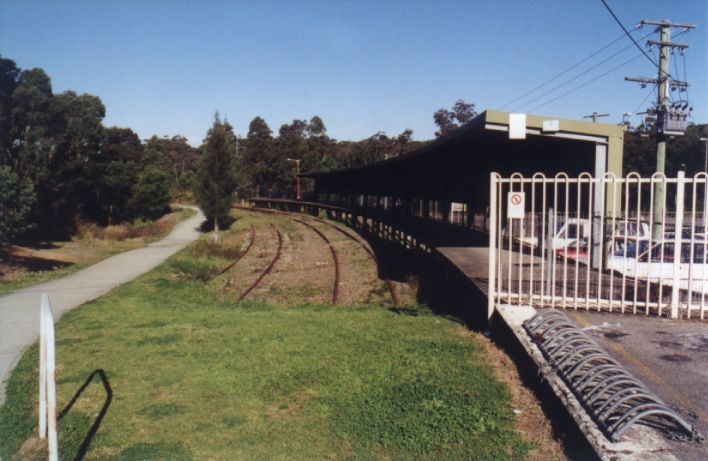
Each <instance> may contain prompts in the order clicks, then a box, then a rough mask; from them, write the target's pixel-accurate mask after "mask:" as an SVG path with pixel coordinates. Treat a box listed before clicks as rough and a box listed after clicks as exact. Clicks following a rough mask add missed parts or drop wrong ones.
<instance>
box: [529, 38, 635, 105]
mask: <svg viewBox="0 0 708 461" xmlns="http://www.w3.org/2000/svg"><path fill="white" fill-rule="evenodd" d="M646 36H648V34H647V35H646ZM646 36H645V37H646ZM642 38H644V37H642ZM630 48H632V45H628V46H626V47H624V48H622V49H621V50H619V51H618V52H616V53H614V54H613V55H611V56H610V57H608V58H606V59H604V60H602V61H600V62H599V63H597V64H595V65H594V66H591V67H589V68H587V69H584V70H583V71H581V72H579V73H577V74H575V76H573V77H571V78H569V79H568V80H565V81H564V82H563V83H561V84H560V85H557V86H555V87H553V88H551V89H550V90H548V91H546V92H545V93H541V94H540V95H538V96H536V97H535V98H533V99H531V100H529V101H526V102H525V103H524V104H522V105H521V106H519V107H528V106H529V105H531V104H533V103H535V102H536V101H538V100H539V99H542V98H543V97H545V96H548V95H549V94H551V93H553V92H555V91H556V90H559V89H561V88H563V87H564V86H566V85H568V84H569V83H571V82H573V81H575V80H577V79H579V78H580V77H583V76H585V75H587V73H588V72H590V71H592V70H594V69H596V68H598V67H600V66H602V65H603V64H605V63H606V62H608V61H611V60H612V59H614V58H615V57H617V56H619V55H620V54H622V53H624V52H625V51H627V50H628V49H630Z"/></svg>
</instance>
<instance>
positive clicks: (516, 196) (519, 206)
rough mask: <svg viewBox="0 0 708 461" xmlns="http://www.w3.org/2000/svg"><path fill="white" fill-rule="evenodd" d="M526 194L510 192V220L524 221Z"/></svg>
mask: <svg viewBox="0 0 708 461" xmlns="http://www.w3.org/2000/svg"><path fill="white" fill-rule="evenodd" d="M525 208H526V194H524V193H523V192H508V193H507V195H506V217H507V218H508V219H524V209H525Z"/></svg>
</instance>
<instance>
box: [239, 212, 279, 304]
mask: <svg viewBox="0 0 708 461" xmlns="http://www.w3.org/2000/svg"><path fill="white" fill-rule="evenodd" d="M271 227H272V228H273V230H275V233H276V235H277V236H278V249H277V251H276V252H275V257H274V258H273V259H272V260H271V261H270V263H269V264H268V266H267V267H266V268H265V270H264V271H263V272H261V274H260V275H259V276H258V278H257V279H256V280H255V281H254V282H253V283H252V284H251V285H250V286H249V287H248V288H246V290H244V292H243V293H241V296H239V297H238V300H239V301H241V300H242V299H244V298H245V297H246V296H248V294H249V293H250V292H251V291H253V289H254V288H256V287H257V286H258V284H259V283H261V281H262V280H263V278H264V277H265V276H266V275H268V274H269V273H270V271H271V270H273V266H275V263H276V262H278V259H280V253H281V251H282V249H283V235H282V234H281V233H280V231H279V230H278V228H277V227H275V226H274V225H273V224H271Z"/></svg>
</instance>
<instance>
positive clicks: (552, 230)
mask: <svg viewBox="0 0 708 461" xmlns="http://www.w3.org/2000/svg"><path fill="white" fill-rule="evenodd" d="M555 217H556V215H555V211H554V210H553V208H549V209H548V220H547V222H548V228H546V244H545V247H546V248H545V253H546V254H545V255H544V248H543V246H541V257H542V258H543V257H545V258H546V259H547V263H546V295H547V296H548V298H549V299H552V298H553V280H552V279H553V277H552V272H553V270H554V268H553V267H552V266H553V257H554V253H553V237H554V236H555V234H556V219H555ZM539 240H540V238H539ZM553 307H555V306H553Z"/></svg>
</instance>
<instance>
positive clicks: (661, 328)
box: [435, 246, 708, 460]
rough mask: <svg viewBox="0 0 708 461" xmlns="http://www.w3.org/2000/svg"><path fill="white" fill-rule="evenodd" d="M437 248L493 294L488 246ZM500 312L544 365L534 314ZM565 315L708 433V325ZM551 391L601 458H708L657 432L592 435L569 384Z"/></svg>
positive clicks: (515, 309)
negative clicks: (528, 329)
mask: <svg viewBox="0 0 708 461" xmlns="http://www.w3.org/2000/svg"><path fill="white" fill-rule="evenodd" d="M435 251H436V252H437V253H439V254H440V255H441V256H443V257H444V258H446V259H447V260H449V262H450V263H451V264H452V265H454V266H455V267H457V268H458V269H459V270H460V271H461V272H462V273H464V275H465V276H466V277H467V278H468V279H469V280H470V281H471V282H472V283H473V284H474V285H475V286H476V287H477V289H478V290H479V291H480V292H482V293H483V294H484V295H485V296H486V295H487V293H488V277H489V274H488V267H489V259H488V258H489V249H488V248H487V247H469V246H438V247H435ZM496 310H497V313H498V314H500V315H499V316H498V318H500V319H501V320H502V321H504V322H506V323H507V324H508V325H507V327H508V329H509V330H511V331H513V332H514V334H515V335H516V336H517V339H518V340H519V342H520V344H521V345H522V346H523V347H524V349H525V350H526V352H527V353H528V354H529V356H530V357H531V358H532V359H533V360H534V362H536V364H537V365H538V366H543V365H544V363H543V361H544V358H543V356H542V355H541V354H540V352H539V351H538V349H537V348H536V347H535V346H534V345H533V343H532V341H530V338H528V336H527V335H526V333H525V331H524V330H523V328H521V323H522V322H523V321H524V320H525V319H527V318H530V317H532V316H533V315H534V314H535V312H536V311H535V309H533V308H531V307H528V306H509V305H504V306H496ZM566 313H568V314H569V315H570V317H571V318H572V319H573V320H574V321H575V322H576V323H577V324H578V326H579V327H580V328H582V329H584V330H585V331H586V332H587V333H589V334H590V335H591V336H593V337H594V338H595V339H596V340H597V342H598V343H599V344H600V345H601V346H602V347H603V348H604V349H605V350H606V352H608V353H609V354H610V356H611V357H612V358H614V359H615V360H617V361H618V362H619V363H620V364H622V365H623V366H624V367H625V368H626V369H627V370H628V371H629V372H630V373H631V374H633V375H634V376H635V377H636V378H638V379H639V380H641V381H642V382H643V383H644V384H645V385H646V386H647V387H648V388H649V389H650V390H652V391H653V392H655V393H656V394H657V395H658V396H659V397H660V398H661V399H663V400H664V401H665V402H666V403H667V404H669V405H670V406H671V407H673V408H674V409H675V410H677V411H678V412H679V413H680V414H681V415H682V416H683V417H684V419H686V420H687V421H688V422H690V423H692V424H695V425H696V426H697V427H698V429H699V431H700V432H701V433H702V434H704V435H705V434H708V392H706V383H707V382H708V324H706V323H705V322H700V321H690V320H669V319H665V318H658V317H655V316H647V315H643V314H631V313H626V314H620V313H608V312H593V311H586V310H566ZM534 349H536V350H534ZM558 381H560V379H558ZM551 384H552V383H551ZM560 384H562V381H561V383H560ZM551 387H552V388H554V392H556V394H557V395H558V397H559V398H560V399H561V401H562V402H563V403H564V404H565V405H566V408H568V410H569V412H570V413H571V416H573V418H574V419H575V420H576V422H577V423H578V424H579V425H580V427H581V429H582V430H583V433H584V434H585V435H586V437H588V441H589V442H590V444H591V445H592V446H593V447H594V448H595V449H596V451H598V454H599V455H600V456H601V458H607V459H610V458H612V457H613V456H618V454H619V458H618V459H662V460H666V459H679V460H697V459H708V444H700V443H696V442H684V441H678V440H669V439H668V438H666V437H664V436H662V435H661V434H659V433H658V432H657V431H654V430H649V429H648V428H645V427H643V426H637V425H635V427H640V429H639V430H637V431H630V432H628V433H626V436H625V437H623V442H620V443H616V444H613V443H611V442H609V441H608V440H607V439H606V438H604V436H603V435H602V433H600V432H599V431H592V430H588V428H589V427H590V426H589V425H593V424H594V423H592V421H589V420H588V419H587V417H586V418H583V413H585V412H584V410H582V407H581V406H580V404H579V402H577V400H575V402H572V401H573V400H574V397H573V396H572V393H570V391H569V390H567V387H566V390H567V392H564V391H563V390H562V389H561V388H562V387H565V385H564V384H562V386H560V387H558V389H556V388H555V386H554V385H553V384H552V385H551ZM647 431H650V432H647ZM652 433H653V434H652ZM592 439H595V440H592ZM633 439H636V440H633ZM650 440H651V441H650ZM630 452H634V454H630Z"/></svg>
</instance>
